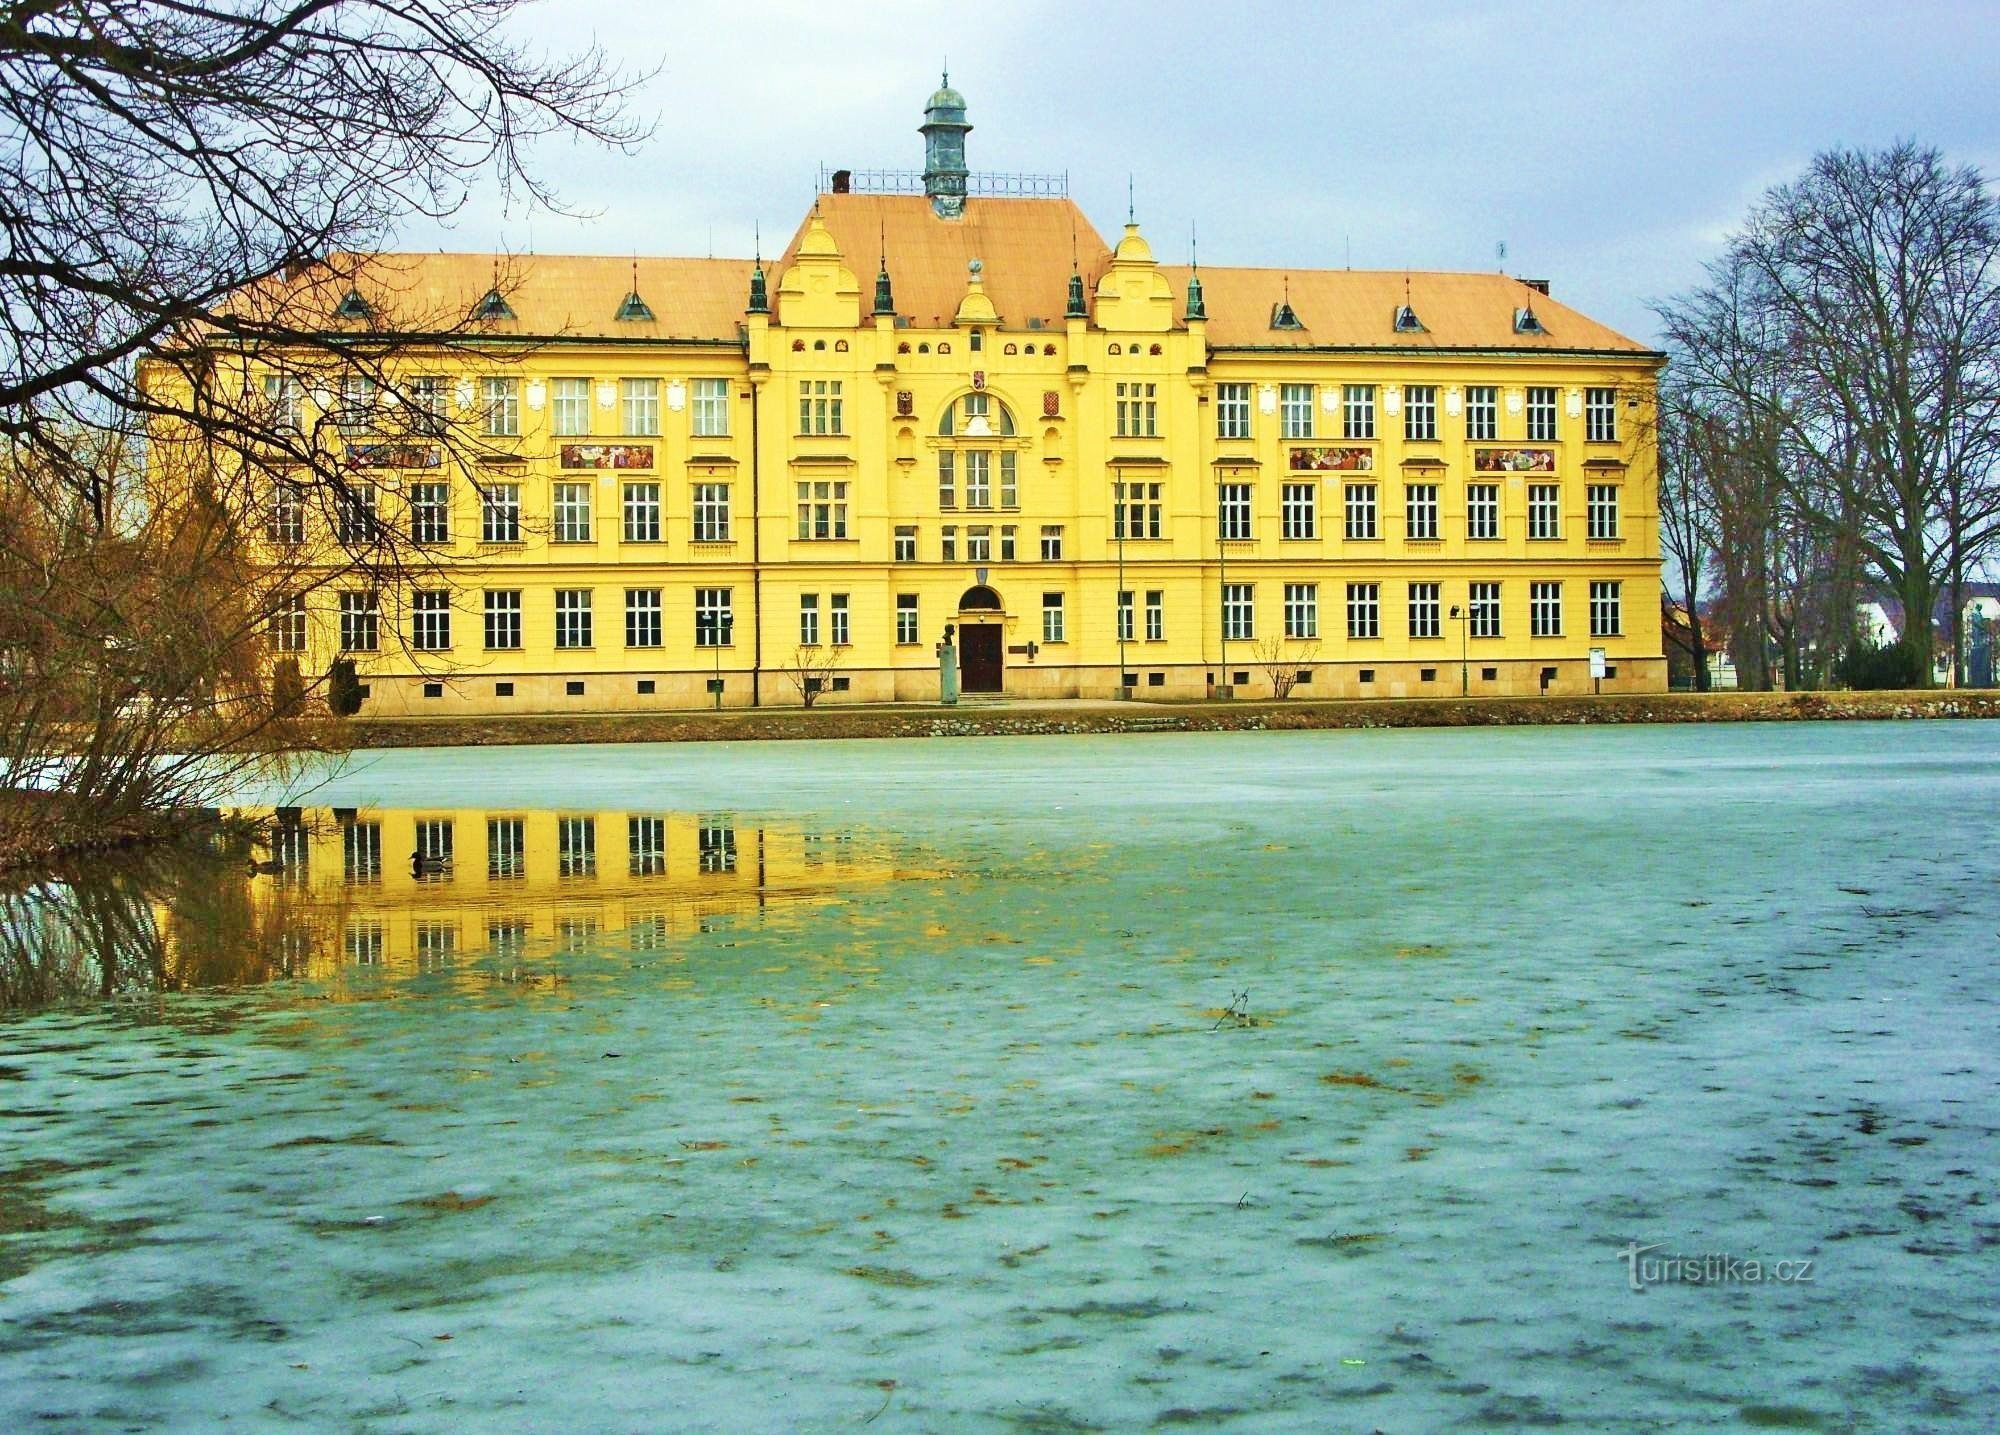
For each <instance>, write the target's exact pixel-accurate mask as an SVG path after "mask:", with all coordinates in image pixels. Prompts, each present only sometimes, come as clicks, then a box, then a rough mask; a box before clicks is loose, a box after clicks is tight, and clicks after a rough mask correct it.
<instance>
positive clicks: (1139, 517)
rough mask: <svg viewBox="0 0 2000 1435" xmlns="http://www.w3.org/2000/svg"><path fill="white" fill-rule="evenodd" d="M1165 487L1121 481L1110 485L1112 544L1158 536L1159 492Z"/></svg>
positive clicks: (1155, 484) (1156, 484)
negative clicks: (1121, 539) (1124, 539)
mask: <svg viewBox="0 0 2000 1435" xmlns="http://www.w3.org/2000/svg"><path fill="white" fill-rule="evenodd" d="M1164 487H1165V485H1163V484H1158V483H1125V482H1122V481H1121V482H1118V483H1114V484H1113V485H1112V498H1113V503H1112V513H1111V536H1112V538H1113V539H1114V540H1116V539H1119V538H1134V539H1136V538H1158V537H1159V536H1160V491H1161V489H1162V488H1164Z"/></svg>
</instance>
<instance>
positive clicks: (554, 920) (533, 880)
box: [245, 808, 895, 976]
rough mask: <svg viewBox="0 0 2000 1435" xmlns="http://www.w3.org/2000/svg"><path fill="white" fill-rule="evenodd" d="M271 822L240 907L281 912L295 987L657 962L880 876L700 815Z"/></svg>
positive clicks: (389, 815) (789, 838) (825, 837)
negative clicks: (709, 923)
mask: <svg viewBox="0 0 2000 1435" xmlns="http://www.w3.org/2000/svg"><path fill="white" fill-rule="evenodd" d="M245 815H258V816H261V815H262V814H261V812H260V813H257V814H247V813H246V814H245ZM271 822H272V827H271V839H270V851H271V862H270V863H269V864H266V867H267V868H268V869H274V870H262V871H260V872H259V873H258V874H257V875H256V876H254V877H252V878H251V879H250V885H251V892H252V903H253V905H255V906H258V907H260V908H263V909H266V910H267V912H268V911H269V910H270V909H273V908H276V907H280V906H282V907H283V908H285V909H286V917H285V920H284V923H283V927H284V932H285V935H286V940H287V943H288V946H287V951H286V954H285V955H286V958H287V961H286V969H287V971H288V972H289V973H290V974H293V975H300V976H303V975H308V974H311V975H315V976H324V975H327V974H329V972H330V971H331V970H333V969H336V968H338V967H341V966H347V967H379V968H387V969H391V970H398V971H417V972H431V971H443V970H448V969H450V968H451V967H452V966H453V965H454V964H455V963H457V962H459V961H460V960H462V959H467V960H469V959H475V958H476V959H491V960H494V961H497V962H499V963H501V964H511V963H516V962H519V961H522V960H525V959H528V958H531V957H534V956H537V955H545V954H550V953H562V954H577V953H583V952H587V951H589V950H592V949H593V948H597V947H599V946H606V947H611V948H614V949H616V948H619V947H623V948H625V949H627V950H631V951H657V950H660V949H662V948H664V947H666V946H667V945H668V943H669V942H670V940H671V939H672V938H673V937H675V936H676V935H679V934H683V933H689V932H693V931H695V930H697V929H698V927H699V926H700V924H701V923H702V921H703V920H704V919H706V918H709V917H713V916H718V915H723V914H727V913H732V912H742V911H752V910H755V909H757V908H759V907H762V906H764V905H765V904H767V903H769V902H772V901H783V900H798V899H809V898H812V897H815V896H824V895H829V894H830V893H831V891H832V890H833V888H834V887H835V886H836V885H838V886H841V887H846V886H851V885H855V884H857V883H864V882H874V881H880V880H885V879H887V878H889V877H891V876H893V875H895V872H894V869H893V867H892V866H891V865H890V864H889V863H888V862H887V861H885V860H883V859H882V858H881V857H880V856H879V855H877V854H873V853H868V852H865V851H864V850H862V849H859V848H857V845H856V844H855V843H854V842H853V841H852V840H851V839H850V838H849V837H847V836H844V835H834V834H827V833H820V832H807V831H804V830H802V829H800V828H798V827H796V826H782V827H774V826H770V825H760V826H755V827H745V828H739V827H738V826H737V825H736V820H735V819H734V818H733V817H729V816H719V815H714V814H705V815H694V814H687V813H669V812H533V811H523V810H513V811H494V812H488V811H483V810H477V809H456V810H448V809H440V808H423V809H410V810H390V809H370V808H361V809H352V808H334V809H329V808H306V809H297V808H281V809H277V810H276V811H275V812H273V813H272V815H271Z"/></svg>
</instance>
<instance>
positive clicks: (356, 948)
mask: <svg viewBox="0 0 2000 1435" xmlns="http://www.w3.org/2000/svg"><path fill="white" fill-rule="evenodd" d="M341 945H342V947H343V948H344V949H345V951H346V953H347V960H348V961H350V962H353V963H354V964H355V965H356V966H359V967H379V966H381V965H382V924H381V923H380V922H373V921H367V922H364V921H361V920H359V919H357V920H354V921H351V922H349V923H348V924H347V934H346V937H345V939H344V940H343V942H342V944H341Z"/></svg>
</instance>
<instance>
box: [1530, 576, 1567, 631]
mask: <svg viewBox="0 0 2000 1435" xmlns="http://www.w3.org/2000/svg"><path fill="white" fill-rule="evenodd" d="M1562 630H1563V585H1562V584H1560V583H1530V584H1529V585H1528V636H1529V637H1531V638H1560V637H1561V636H1562Z"/></svg>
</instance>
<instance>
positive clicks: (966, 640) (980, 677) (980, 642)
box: [958, 623, 1006, 693]
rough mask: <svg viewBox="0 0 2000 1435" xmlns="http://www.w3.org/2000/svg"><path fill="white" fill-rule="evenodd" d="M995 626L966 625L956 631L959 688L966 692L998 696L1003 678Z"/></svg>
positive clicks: (998, 632)
mask: <svg viewBox="0 0 2000 1435" xmlns="http://www.w3.org/2000/svg"><path fill="white" fill-rule="evenodd" d="M1000 639H1001V631H1000V625H999V624H998V623H966V624H964V625H962V626H961V627H960V628H959V630H958V685H959V687H960V689H962V690H963V691H965V692H968V693H997V692H1000V691H1001V690H1002V686H1003V684H1004V682H1005V678H1006V660H1005V659H1004V658H1003V657H1002V656H1001V654H1002V652H1003V649H1002V648H1001V646H1000Z"/></svg>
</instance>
